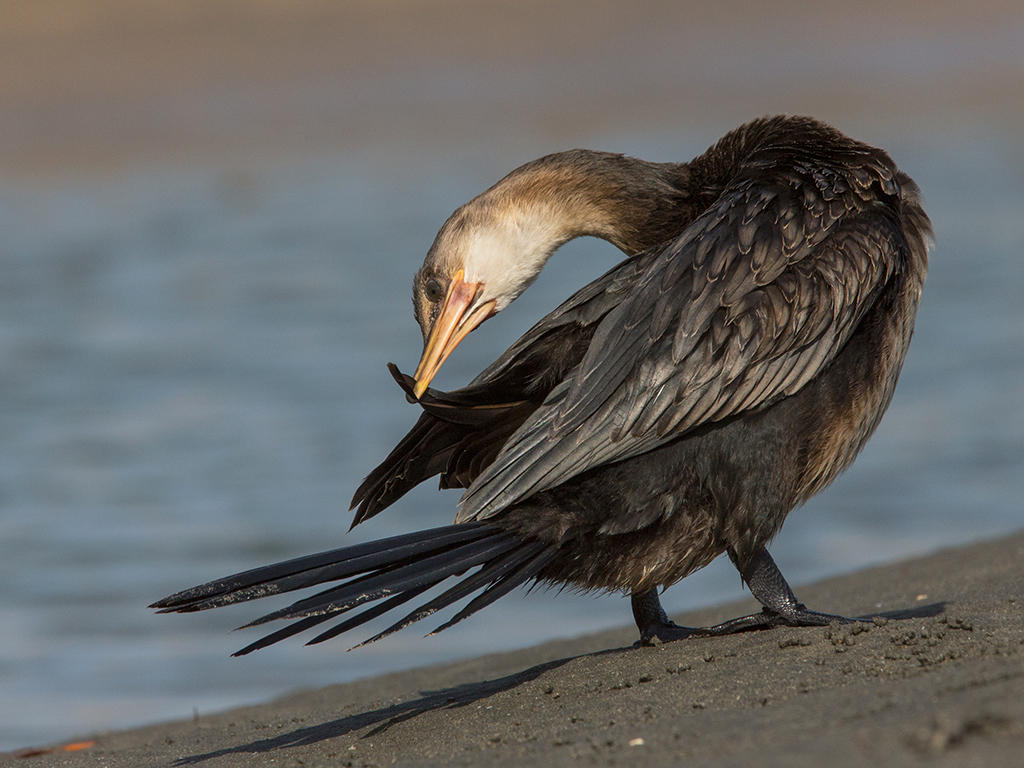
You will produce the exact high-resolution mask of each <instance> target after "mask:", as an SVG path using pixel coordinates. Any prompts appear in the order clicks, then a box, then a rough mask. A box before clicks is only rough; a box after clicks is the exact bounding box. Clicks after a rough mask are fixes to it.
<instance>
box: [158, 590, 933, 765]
mask: <svg viewBox="0 0 1024 768" xmlns="http://www.w3.org/2000/svg"><path fill="white" fill-rule="evenodd" d="M945 609H946V604H945V603H944V602H940V603H931V604H929V605H920V606H915V607H913V608H905V609H901V610H895V611H887V612H885V613H880V614H874V615H872V616H864V617H861V618H863V619H872V618H885V619H890V620H895V621H899V620H904V619H920V618H929V617H932V616H938V615H940V614H941V613H943V612H944V611H945ZM709 639H711V638H709ZM631 649H632V648H631V647H624V648H611V649H608V650H605V651H598V652H596V653H589V654H580V655H578V656H567V657H565V658H563V659H555V660H554V661H548V662H545V663H544V664H538V665H537V666H535V667H530V668H529V669H526V670H523V671H522V672H516V673H514V674H511V675H506V676H505V677H499V678H496V679H494V680H484V681H482V682H478V683H465V684H463V685H456V686H453V687H451V688H443V689H441V690H439V691H422V692H421V695H420V698H418V699H413V700H410V701H401V702H398V703H397V704H390V705H388V706H385V707H380V708H379V709H374V710H371V711H369V712H361V713H359V714H356V715H348V716H347V717H340V718H338V719H337V720H331V721H329V722H326V723H320V724H318V725H311V726H309V727H307V728H298V729H296V730H294V731H290V732H288V733H284V734H281V735H280V736H275V737H274V738H271V739H259V740H258V741H251V742H249V743H247V744H239V745H238V746H235V747H227V748H225V749H218V750H215V751H213V752H204V753H202V754H198V755H191V756H189V757H183V758H181V759H179V760H177V761H175V763H174V765H176V766H184V765H195V764H197V763H202V762H204V761H206V760H210V759H212V758H215V757H222V756H224V755H231V754H250V753H254V752H272V751H274V750H276V749H283V748H287V747H300V746H306V745H309V744H316V743H317V742H320V741H326V740H327V739H334V738H337V737H339V736H344V735H346V734H349V733H353V732H355V731H360V730H362V729H363V728H366V727H367V726H371V725H372V726H376V727H375V728H372V729H371V730H369V731H367V732H366V733H365V734H363V737H364V738H365V737H367V736H374V735H376V734H378V733H381V732H383V731H386V730H387V729H388V728H390V727H391V726H393V725H396V724H398V723H402V722H405V721H406V720H411V719H412V718H414V717H417V716H418V715H422V714H423V713H425V712H430V711H433V710H436V709H455V708H457V707H464V706H466V705H467V704H472V703H473V702H475V701H479V700H480V699H485V698H487V697H488V696H492V695H494V694H496V693H500V692H501V691H507V690H511V689H512V688H515V687H517V686H519V685H522V684H523V683H528V682H530V681H531V680H536V679H537V678H538V677H540V676H541V675H543V674H544V673H545V672H549V671H551V670H553V669H558V668H559V667H561V666H562V665H564V664H567V663H568V662H570V661H572V660H574V659H579V658H588V657H597V656H604V655H607V654H614V653H624V652H627V651H630V650H631Z"/></svg>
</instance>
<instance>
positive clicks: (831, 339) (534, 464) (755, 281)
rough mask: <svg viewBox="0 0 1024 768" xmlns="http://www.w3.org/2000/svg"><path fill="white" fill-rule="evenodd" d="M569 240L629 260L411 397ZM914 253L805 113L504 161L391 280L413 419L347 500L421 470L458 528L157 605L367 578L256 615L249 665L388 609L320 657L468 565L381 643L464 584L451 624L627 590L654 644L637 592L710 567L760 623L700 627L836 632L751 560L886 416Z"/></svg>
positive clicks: (857, 169) (895, 219) (863, 148)
mask: <svg viewBox="0 0 1024 768" xmlns="http://www.w3.org/2000/svg"><path fill="white" fill-rule="evenodd" d="M584 234H591V235H596V236H599V237H603V238H605V239H608V240H610V241H611V242H613V243H615V244H616V245H617V246H619V247H620V248H622V249H623V250H624V251H625V252H626V253H627V254H628V255H629V258H627V259H626V260H625V261H624V262H622V263H621V264H619V265H618V266H616V267H615V268H613V269H612V270H610V271H609V272H608V273H607V274H605V275H604V276H603V277H601V278H599V279H597V280H595V281H594V282H592V283H590V284H588V285H587V286H585V287H584V288H582V289H581V290H580V291H578V292H577V293H576V294H575V295H573V296H572V297H571V298H570V299H568V300H567V301H566V302H565V303H564V304H562V305H561V306H560V307H559V308H557V309H556V310H555V311H554V312H552V313H551V314H549V315H548V316H547V317H545V318H543V319H542V320H541V321H540V322H539V323H537V325H535V326H534V327H533V328H532V329H531V330H530V331H529V332H527V333H526V334H525V335H524V336H523V337H522V338H521V339H520V340H519V341H517V342H516V343H515V344H514V345H513V346H512V347H511V348H510V349H509V350H507V351H506V352H505V353H504V354H503V355H502V356H501V357H499V358H498V359H497V360H496V361H495V362H494V363H493V364H492V365H491V366H489V367H488V368H487V370H485V371H484V372H483V373H482V374H480V376H478V377H477V378H476V379H475V380H474V381H473V382H472V383H471V384H470V385H469V386H468V387H466V388H464V389H461V390H457V391H454V392H450V393H444V392H438V391H434V390H429V389H426V384H427V382H428V381H429V379H430V378H431V377H432V376H433V373H434V372H436V370H437V368H438V367H439V366H440V364H441V363H442V362H443V360H444V359H445V357H447V355H448V354H450V352H451V350H452V349H453V348H454V346H455V345H456V344H457V343H458V340H459V339H461V338H462V337H463V336H464V335H465V333H468V332H469V331H470V330H472V328H473V327H475V326H476V325H478V324H479V323H480V322H482V321H483V319H486V317H488V316H490V315H491V314H494V313H495V312H497V311H500V309H502V308H503V307H504V306H506V305H507V304H508V303H509V302H510V301H512V300H514V299H515V298H516V296H518V295H519V293H521V292H522V290H524V289H525V287H526V286H527V285H528V284H529V282H530V281H531V280H532V279H533V277H534V276H535V275H536V273H537V272H539V271H540V269H541V268H542V266H543V264H544V262H545V261H546V260H547V258H548V257H549V256H550V254H551V252H553V251H554V250H555V249H557V248H558V246H560V245H561V244H562V243H564V242H565V241H566V240H569V239H571V238H573V237H576V236H579V235H584ZM930 238H931V229H930V224H929V222H928V219H927V216H926V215H925V213H924V211H923V210H922V208H921V206H920V200H919V193H918V189H917V187H916V185H915V184H914V183H913V181H911V180H910V178H909V177H907V176H906V175H905V174H903V173H902V172H900V171H899V170H898V169H897V168H896V166H895V165H894V164H893V162H892V160H891V159H890V158H889V157H888V155H887V154H885V153H884V152H883V151H881V150H878V149H874V148H872V147H869V146H867V145H864V144H861V143H859V142H855V141H853V140H851V139H849V138H847V137H845V136H843V135H842V134H840V133H839V132H837V131H835V130H834V129H832V128H830V127H829V126H826V125H824V124H822V123H819V122H817V121H814V120H810V119H807V118H785V117H777V118H767V119H762V120H757V121H754V122H752V123H749V124H747V125H745V126H742V127H741V128H739V129H737V130H735V131H732V132H730V133H729V134H727V135H726V136H725V137H724V138H722V139H721V140H720V141H719V142H718V143H717V144H716V145H715V146H713V147H712V148H711V149H709V150H708V151H707V152H705V153H704V154H703V155H701V156H700V157H698V158H696V159H695V160H693V161H692V162H690V163H686V164H655V163H645V162H643V161H639V160H634V159H632V158H627V157H623V156H619V155H609V154H606V153H596V152H587V151H583V150H575V151H572V152H568V153H561V154H557V155H551V156H548V157H545V158H541V159H540V160H537V161H534V162H532V163H528V164H527V165H525V166H523V167H522V168H520V169H517V170H516V171H514V172H513V173H511V174H509V176H507V177H505V178H504V179H502V180H501V181H500V182H499V183H498V184H496V185H495V186H494V187H492V188H491V189H490V190H488V191H487V192H485V193H484V194H483V195H481V196H480V197H478V198H476V199H475V200H473V201H471V202H470V203H468V204H467V205H466V206H463V208H461V209H459V210H458V211H456V212H455V214H453V215H452V217H451V218H450V219H449V220H448V222H446V224H445V226H444V227H443V228H442V229H441V231H440V232H439V233H438V237H437V239H436V240H435V243H434V245H433V247H432V248H431V250H430V252H429V253H428V256H427V259H426V262H425V263H424V266H423V268H422V269H421V270H420V272H419V273H418V274H417V278H416V281H415V283H414V293H415V295H414V303H415V305H416V315H417V319H418V320H419V321H420V324H421V326H422V328H423V332H424V339H425V341H426V350H425V352H424V359H423V360H422V361H421V364H420V370H419V371H417V376H416V379H412V378H410V377H405V376H403V375H401V374H399V373H398V372H397V369H393V374H394V375H395V376H396V379H398V381H399V383H400V384H401V385H402V386H403V387H404V388H405V389H406V391H407V394H408V395H409V397H410V399H415V396H416V395H417V394H419V395H420V405H421V406H422V408H423V413H422V414H421V416H420V417H419V420H418V421H417V423H416V424H415V426H414V427H413V428H412V430H411V431H410V432H409V434H408V435H406V437H405V438H404V439H403V440H402V441H401V442H400V443H399V445H398V446H397V447H396V448H395V450H394V451H392V453H391V454H390V455H389V456H388V457H387V458H386V459H385V461H384V462H383V463H382V464H381V465H380V466H379V467H378V468H377V469H375V470H374V471H373V472H371V473H370V475H369V476H368V477H367V479H366V480H365V481H364V482H363V484H362V485H361V486H360V488H359V489H358V490H357V492H356V494H355V497H354V499H353V504H354V505H356V506H358V509H357V511H356V515H355V519H354V522H353V524H357V523H359V522H361V521H363V520H365V519H367V518H369V517H372V516H373V515H375V514H377V513H378V512H380V511H381V510H382V509H384V508H385V507H387V506H388V505H389V504H391V503H393V502H394V501H395V500H396V499H397V498H399V497H400V496H401V495H402V494H404V493H405V492H406V491H407V490H409V489H410V488H412V487H413V486H415V485H416V484H418V483H420V482H422V481H423V480H425V479H427V478H429V477H432V476H434V475H440V476H441V486H442V487H463V488H466V489H467V490H466V493H465V494H464V495H463V497H462V500H461V502H460V504H459V510H458V513H457V515H456V523H457V525H455V526H449V527H446V528H443V529H435V530H434V531H424V532H420V533H417V534H410V535H408V536H404V537H397V538H396V539H394V540H390V541H387V542H381V543H375V545H374V544H370V545H360V547H355V548H348V549H344V550H339V551H336V552H334V553H325V554H324V555H321V556H314V558H315V559H309V558H303V559H300V560H298V561H293V562H291V563H286V564H279V565H277V566H269V567H267V568H263V569H256V570H255V571H252V572H249V573H248V574H240V575H238V576H235V577H229V578H228V579H224V580H221V581H219V582H212V583H211V584H208V585H203V586H202V587H197V588H195V589H193V590H188V591H186V592H184V593H179V594H178V595H175V596H172V597H170V598H166V599H165V600H163V601H160V602H159V603H157V604H156V607H159V608H161V609H163V610H179V611H181V610H198V609H201V608H206V607H213V606H214V605H220V604H224V603H228V602H236V601H238V600H243V599H251V598H253V597H259V596H263V595H264V594H270V593H275V592H282V591H287V590H290V589H296V588H299V587H303V586H310V585H313V584H318V583H323V582H326V581H331V580H337V579H341V578H347V577H349V576H358V575H359V574H366V575H363V576H359V577H358V578H356V579H355V580H353V581H352V582H348V583H347V584H344V585H342V586H340V587H334V588H333V589H330V590H328V591H326V592H324V593H321V594H320V595H315V596H313V597H311V598H307V599H306V600H304V601H300V602H298V603H296V604H294V605H293V606H289V607H288V608H285V609H283V610H281V611H278V612H275V613H274V614H270V615H269V616H268V617H264V619H263V620H267V619H270V618H293V619H294V618H299V619H300V621H299V622H297V623H296V624H294V625H291V626H289V627H286V628H284V629H283V630H281V631H279V632H277V633H274V634H273V635H271V636H269V637H268V638H265V639H264V640H261V641H257V643H254V644H253V645H252V646H250V647H249V648H247V649H244V651H243V652H247V651H248V650H252V649H253V648H255V647H262V646H263V645H266V644H268V643H269V642H274V641H276V640H279V639H281V638H283V637H286V636H289V635H291V634H294V633H295V632H297V631H300V630H301V629H305V628H307V627H310V626H313V625H314V624H319V623H321V622H323V621H325V620H327V619H330V618H333V617H334V616H337V615H340V614H341V613H343V612H344V611H347V610H349V609H350V608H352V607H354V605H356V604H360V603H362V602H367V601H369V600H373V599H376V598H378V597H384V596H389V599H388V600H387V601H385V602H384V603H379V604H377V605H376V606H374V607H373V608H371V609H370V610H369V611H366V612H364V613H363V614H360V615H359V616H356V617H355V618H354V619H349V620H348V621H346V622H344V623H343V624H342V625H340V626H339V627H337V628H334V629H332V630H329V631H328V632H327V633H325V634H323V635H321V636H318V637H317V638H314V641H317V640H320V639H326V637H327V636H333V635H335V634H338V633H340V632H341V631H345V630H347V629H350V628H352V627H353V626H357V625H358V624H360V623H362V621H365V620H367V619H368V618H371V617H373V616H376V615H379V614H381V613H383V612H384V610H385V609H389V608H391V607H394V606H396V605H398V604H400V603H402V602H405V601H406V600H409V599H411V598H412V597H415V596H416V595H418V594H420V593H421V592H423V591H424V590H425V589H427V588H429V587H430V586H433V585H434V584H437V583H439V582H440V581H442V580H444V579H445V578H447V577H449V576H453V575H457V574H461V573H463V572H464V571H466V569H467V568H469V567H470V566H472V565H481V566H482V567H483V568H482V570H481V571H478V572H475V573H474V574H472V575H470V576H468V577H465V578H464V579H463V581H461V582H459V583H457V584H456V585H455V587H452V588H451V589H450V590H449V591H448V592H447V593H445V594H443V595H442V596H440V597H439V598H436V599H435V600H433V601H431V602H430V603H429V604H427V605H426V606H424V608H423V609H420V610H417V611H414V612H413V613H411V614H409V615H408V616H407V617H405V618H404V619H402V620H400V621H399V622H398V623H397V624H395V625H394V626H393V627H392V628H390V629H389V630H386V631H385V633H382V634H387V632H389V631H392V630H393V629H397V628H400V627H401V626H404V625H405V624H407V623H409V622H410V621H413V620H417V619H419V618H422V617H423V616H425V615H429V614H430V613H432V612H433V611H434V610H436V609H438V608H441V607H444V606H446V605H448V604H450V603H452V602H454V601H455V600H457V599H459V598H461V597H463V596H467V595H468V594H470V593H471V592H473V591H476V590H479V589H483V590H484V591H483V592H482V593H481V595H480V596H478V597H477V598H476V599H475V600H474V601H473V602H471V603H470V604H469V605H468V606H467V608H466V609H464V611H463V612H462V613H460V614H459V615H458V616H456V619H455V620H458V619H460V618H462V617H463V616H464V615H468V614H469V613H472V612H473V611H475V610H477V609H479V608H480V607H483V605H486V604H487V603H489V602H491V601H493V599H496V598H497V597H499V596H500V595H501V594H504V593H505V592H507V591H508V590H509V589H511V588H513V587H514V586H517V585H518V584H521V583H524V582H527V581H530V580H533V579H537V580H541V581H548V582H553V583H559V584H563V583H567V584H571V585H573V586H576V587H580V588H584V589H610V590H621V591H624V592H629V593H630V594H631V595H632V597H633V600H632V602H633V610H634V616H635V618H636V620H637V624H638V626H639V628H640V631H641V635H642V637H643V638H644V639H650V638H651V637H654V636H659V637H661V638H662V639H669V638H673V637H679V636H684V635H686V634H688V633H689V632H690V630H686V629H684V628H679V627H676V626H675V625H672V624H671V623H670V622H668V620H667V619H666V618H665V616H664V613H663V611H661V607H660V604H659V603H658V600H657V596H656V592H655V590H656V589H657V588H660V587H665V586H668V585H670V584H673V583H675V582H676V581H678V580H679V579H682V578H684V577H685V576H687V575H688V574H690V573H692V572H693V571H694V570H696V569H698V568H700V567H702V566H704V565H706V564H707V563H709V562H710V561H711V560H712V559H714V558H715V557H717V556H718V555H719V554H721V553H723V552H727V553H728V554H729V556H730V557H731V558H732V560H733V562H734V563H735V564H736V566H737V568H738V569H739V571H740V573H741V574H742V575H743V578H744V580H745V581H746V583H747V584H748V586H750V588H751V590H752V592H753V593H754V595H755V596H756V597H757V598H758V599H759V600H760V601H761V602H762V603H763V605H764V606H765V609H764V611H763V612H762V613H760V614H755V615H753V616H749V617H741V618H740V619H736V620H734V621H732V622H726V624H724V625H720V626H718V627H715V628H710V629H709V630H703V631H713V632H725V631H735V630H737V629H747V628H751V627H757V626H766V625H772V624H777V623H787V624H818V623H823V622H826V621H828V620H830V619H837V618H841V617H832V616H829V615H827V614H817V613H815V612H813V611H808V610H807V609H806V608H805V607H804V606H802V605H801V604H799V603H798V602H797V601H796V598H795V597H794V596H793V594H792V591H791V590H790V589H789V587H788V585H786V583H785V580H784V579H783V578H782V575H781V574H780V573H779V572H778V569H777V568H776V567H775V565H774V563H773V562H772V560H771V558H770V556H769V555H768V553H767V551H766V549H765V547H766V545H767V544H768V542H769V541H770V540H771V539H772V537H773V536H774V535H775V534H776V533H777V532H778V530H779V528H780V527H781V525H782V523H783V521H784V520H785V517H786V515H787V514H788V513H789V511H790V510H791V509H793V508H794V507H795V506H797V505H799V504H801V503H803V502H804V501H806V500H807V499H808V498H809V497H810V496H811V495H813V494H814V493H816V492H817V491H819V490H821V489H822V488H824V487H825V486H826V485H828V483H830V482H831V481H832V480H833V479H834V478H835V476H836V475H837V474H838V473H839V472H840V471H842V470H843V469H844V468H845V467H846V466H848V465H849V464H850V462H852V461H853V459H854V457H855V456H856V454H857V452H858V451H859V450H860V449H861V448H862V447H863V445H864V443H865V441H866V440H867V438H868V437H869V436H870V434H871V433H872V432H873V430H874V429H875V427H876V426H877V424H878V422H879V419H880V418H881V416H882V413H883V412H884V411H885V408H886V407H887V406H888V404H889V401H890V399H891V397H892V394H893V389H894V387H895V384H896V379H897V377H898V375H899V371H900V367H901V365H902V362H903V359H904V356H905V354H906V351H907V346H908V344H909V342H910V336H911V332H912V329H913V322H914V315H915V313H916V310H917V305H918V302H919V299H920V295H921V289H922V285H923V282H924V277H925V272H926V269H927V251H928V247H929V243H930ZM442 295H443V296H444V297H445V298H444V303H442V302H441V296H442ZM456 304H457V305H458V306H457V307H456V308H455V309H453V307H455V306H456ZM467 318H468V320H467ZM368 553H369V554H368ZM263 620H261V621H263ZM446 626H447V625H446ZM375 639H376V638H375Z"/></svg>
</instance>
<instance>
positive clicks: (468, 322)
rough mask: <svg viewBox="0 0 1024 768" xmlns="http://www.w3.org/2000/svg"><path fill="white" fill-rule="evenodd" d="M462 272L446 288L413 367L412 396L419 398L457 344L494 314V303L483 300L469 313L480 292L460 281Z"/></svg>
mask: <svg viewBox="0 0 1024 768" xmlns="http://www.w3.org/2000/svg"><path fill="white" fill-rule="evenodd" d="M463 274H464V273H463V271H462V270H461V269H460V270H459V271H458V272H456V273H455V277H453V278H452V282H451V285H449V286H448V295H447V296H445V298H444V306H442V307H441V314H439V315H438V316H437V320H436V321H435V322H434V327H433V328H431V329H430V338H428V339H427V345H426V347H424V349H423V356H422V357H421V358H420V364H419V366H418V367H417V368H416V374H415V375H414V376H413V378H414V379H416V386H415V387H413V393H414V394H415V395H416V397H421V396H422V395H423V393H424V392H426V390H427V386H428V385H429V384H430V381H431V379H433V378H434V376H435V375H436V374H437V372H438V370H440V368H441V364H442V363H444V361H445V360H447V359H448V355H450V354H451V353H452V352H453V351H454V350H455V347H457V346H458V345H459V342H460V341H462V340H463V339H464V338H466V335H467V334H468V333H469V332H470V331H472V330H473V329H474V328H476V327H477V326H478V325H480V323H482V322H483V321H484V320H486V319H487V318H488V317H490V316H491V315H493V314H494V301H493V300H491V301H487V302H484V303H483V304H481V305H480V306H478V307H476V308H475V309H473V310H472V311H470V307H472V305H473V299H475V298H476V294H477V292H478V291H479V290H480V285H481V284H480V283H467V282H464V281H463V279H462V277H463Z"/></svg>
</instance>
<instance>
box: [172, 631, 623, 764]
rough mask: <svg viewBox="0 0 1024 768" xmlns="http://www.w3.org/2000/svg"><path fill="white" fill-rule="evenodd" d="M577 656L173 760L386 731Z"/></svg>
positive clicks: (197, 759) (525, 680) (503, 688)
mask: <svg viewBox="0 0 1024 768" xmlns="http://www.w3.org/2000/svg"><path fill="white" fill-rule="evenodd" d="M622 650H626V649H622V648H619V649H613V650H608V651H599V652H598V653H595V654H583V655H584V656H597V655H601V654H606V653H616V652H618V651H622ZM576 658H580V656H567V657H566V658H564V659H556V660H554V661H549V662H546V663H544V664H538V665H537V666H535V667H530V668H529V669H527V670H524V671H522V672H516V673H515V674H511V675H506V676H505V677H499V678H497V679H494V680H484V681H482V682H478V683H465V684H463V685H456V686H453V687H451V688H443V689H441V690H439V691H421V695H420V698H418V699H413V700H410V701H401V702H399V703H397V704H391V705H388V706H386V707H381V708H379V709H374V710H371V711H370V712H361V713H359V714H356V715H349V716H347V717H340V718H338V719H337V720H331V721H330V722H327V723H320V724H319V725H311V726H309V727H308V728H298V729H296V730H294V731H291V732H289V733H285V734H282V735H280V736H275V737H274V738H272V739H260V740H258V741H253V742H249V743H248V744H240V745H238V746H236V747H228V748H226V749H218V750H216V751H214V752H206V753H204V754H200V755H192V756H190V757H183V758H181V759H180V760H177V761H175V763H174V764H175V765H179V766H180V765H194V764H196V763H201V762H203V761H205V760H209V759H211V758H214V757H221V756H223V755H230V754H246V753H251V752H271V751H273V750H275V749H281V748H285V747H299V746H304V745H308V744H315V743H317V742H319V741H324V740H326V739H334V738H337V737H338V736H344V735H345V734H348V733H352V732H354V731H359V730H362V729H363V728H366V727H367V726H370V725H375V726H376V727H375V728H373V729H371V730H370V731H367V732H366V733H365V734H363V736H364V737H365V736H373V735H375V734H378V733H381V732H383V731H386V730H387V729H388V728H390V727H391V726H393V725H396V724H397V723H401V722H404V721H406V720H410V719H412V718H414V717H416V716H418V715H422V714H423V713H425V712H430V711H432V710H435V709H454V708H456V707H464V706H466V705H467V704H472V703H473V702H474V701H479V700H480V699H485V698H487V697H488V696H492V695H494V694H495V693H500V692H501V691H507V690H509V689H512V688H515V687H516V686H519V685H522V684H523V683H528V682H530V681H531V680H535V679H537V678H538V677H540V676H541V675H543V674H544V673H545V672H548V671H549V670H552V669H558V667H560V666H562V665H563V664H566V663H568V662H570V661H572V660H573V659H576Z"/></svg>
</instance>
